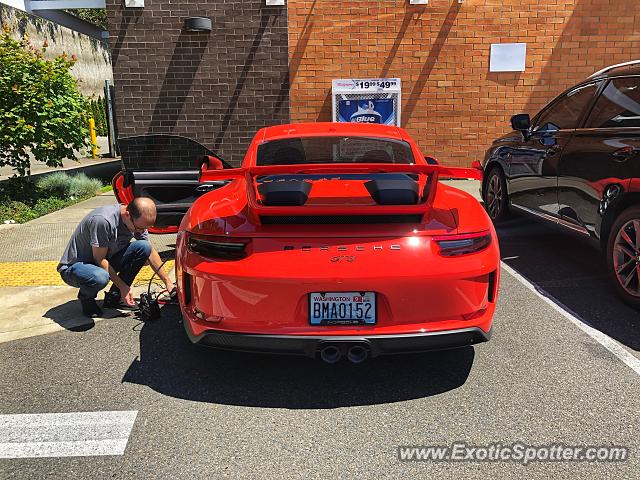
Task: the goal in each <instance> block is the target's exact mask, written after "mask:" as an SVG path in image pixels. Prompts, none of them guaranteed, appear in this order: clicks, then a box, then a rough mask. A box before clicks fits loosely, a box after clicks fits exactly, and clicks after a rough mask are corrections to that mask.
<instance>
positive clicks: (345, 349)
mask: <svg viewBox="0 0 640 480" xmlns="http://www.w3.org/2000/svg"><path fill="white" fill-rule="evenodd" d="M203 158H204V159H205V163H204V164H203V167H202V169H201V172H200V175H199V178H198V179H197V181H196V183H197V187H196V190H198V191H199V192H201V193H202V192H205V193H203V194H202V195H201V196H199V197H198V198H197V199H196V200H195V201H194V202H193V204H192V205H191V208H189V210H188V211H187V212H186V214H185V215H184V218H183V219H182V222H181V224H180V227H179V231H178V236H177V244H176V284H177V286H178V298H179V302H180V308H181V310H182V314H183V316H184V325H185V328H186V332H187V335H188V336H189V338H190V339H191V341H192V342H194V343H198V344H203V345H208V346H212V347H217V348H224V349H234V350H244V351H257V352H273V353H285V354H302V355H307V356H309V357H315V356H319V357H320V358H321V359H322V360H324V361H325V362H328V363H333V362H337V361H338V360H340V358H341V357H343V356H344V357H346V358H348V359H349V360H350V361H351V362H354V363H359V362H363V361H364V360H366V359H367V358H368V357H375V356H378V355H383V354H394V353H404V352H418V351H426V350H437V349H447V348H455V347H462V346H467V345H472V344H475V343H479V342H484V341H487V340H488V339H489V337H490V334H491V323H492V316H493V314H494V310H495V305H496V298H497V292H498V283H499V277H500V271H499V251H498V241H497V237H496V233H495V230H494V228H493V225H492V222H491V221H490V219H489V217H488V216H487V214H486V213H485V211H484V209H483V208H482V207H481V205H480V204H479V203H478V202H477V201H476V200H475V199H474V198H473V197H471V196H470V195H468V194H466V193H464V192H462V191H460V190H458V189H456V188H453V187H451V186H449V185H447V184H446V183H442V182H439V178H443V177H449V178H474V177H477V175H478V172H477V170H474V169H462V168H447V167H443V166H441V165H439V164H438V162H437V161H436V160H435V159H433V158H431V157H425V156H424V155H423V154H422V153H421V152H420V150H419V149H418V147H417V145H416V143H415V142H414V141H413V140H412V139H411V138H410V137H409V136H408V134H407V133H406V132H405V131H404V130H402V129H400V128H396V127H389V126H382V125H371V124H367V125H363V124H355V123H340V124H338V123H317V124H295V125H282V126H276V127H269V128H264V129H262V130H260V131H259V132H258V133H257V134H256V136H255V138H254V139H253V141H252V143H251V145H250V147H249V149H248V152H247V154H246V157H245V159H244V162H243V164H242V166H241V167H240V168H223V163H222V162H221V161H220V160H219V159H217V158H215V157H214V156H205V157H203ZM175 173H176V172H174V174H175ZM134 177H135V178H132V179H131V181H130V182H129V185H128V186H129V187H131V186H132V185H131V184H133V183H134V182H138V183H139V185H138V187H140V185H145V176H144V175H142V174H139V175H138V176H135V175H134ZM147 177H148V175H147ZM125 178H126V177H125ZM192 181H193V179H192ZM147 182H148V178H147ZM116 183H117V182H116ZM125 183H126V182H125ZM152 184H153V181H152V182H151V184H149V183H147V189H151V187H152V186H153V185H152ZM118 191H119V197H120V198H121V201H122V199H123V198H124V199H125V201H126V197H127V195H131V194H132V193H131V192H135V193H137V194H145V188H138V189H137V190H136V189H135V188H134V189H133V190H129V193H128V194H127V193H126V192H123V185H122V179H120V187H119V190H118ZM159 211H160V213H162V206H161V208H160V210H159ZM165 213H166V212H165ZM165 226H167V225H165ZM167 227H168V226H167Z"/></svg>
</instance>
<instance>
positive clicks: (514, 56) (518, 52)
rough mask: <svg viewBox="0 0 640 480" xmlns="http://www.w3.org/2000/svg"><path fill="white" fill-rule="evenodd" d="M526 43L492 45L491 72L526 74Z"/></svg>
mask: <svg viewBox="0 0 640 480" xmlns="http://www.w3.org/2000/svg"><path fill="white" fill-rule="evenodd" d="M526 60H527V44H526V43H494V44H493V45H491V59H490V62H489V71H490V72H524V66H525V63H526Z"/></svg>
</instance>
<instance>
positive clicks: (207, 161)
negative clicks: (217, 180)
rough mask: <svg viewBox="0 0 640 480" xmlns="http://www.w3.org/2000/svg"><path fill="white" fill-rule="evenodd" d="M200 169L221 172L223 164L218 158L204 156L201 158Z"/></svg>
mask: <svg viewBox="0 0 640 480" xmlns="http://www.w3.org/2000/svg"><path fill="white" fill-rule="evenodd" d="M201 165H202V167H201V170H203V171H206V170H222V169H223V168H224V164H223V163H222V160H220V159H219V158H218V157H214V156H213V155H205V156H204V157H203V158H202V164H201Z"/></svg>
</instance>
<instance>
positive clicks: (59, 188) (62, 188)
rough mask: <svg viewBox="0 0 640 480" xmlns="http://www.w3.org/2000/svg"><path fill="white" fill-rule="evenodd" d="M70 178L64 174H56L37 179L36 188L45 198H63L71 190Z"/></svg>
mask: <svg viewBox="0 0 640 480" xmlns="http://www.w3.org/2000/svg"><path fill="white" fill-rule="evenodd" d="M71 182H72V177H70V176H69V175H67V174H66V173H65V172H56V173H52V174H51V175H47V176H45V177H42V178H40V179H38V181H37V183H36V188H37V189H38V190H39V191H40V192H42V194H43V196H46V197H60V198H65V197H68V196H69V194H70V193H69V192H70V190H71Z"/></svg>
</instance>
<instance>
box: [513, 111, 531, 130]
mask: <svg viewBox="0 0 640 480" xmlns="http://www.w3.org/2000/svg"><path fill="white" fill-rule="evenodd" d="M511 127H512V128H513V129H514V130H518V131H519V132H525V131H526V132H528V131H529V129H530V128H531V119H530V118H529V114H528V113H519V114H518V115H514V116H513V117H511Z"/></svg>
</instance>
